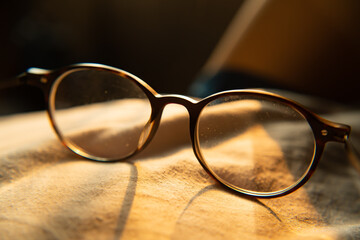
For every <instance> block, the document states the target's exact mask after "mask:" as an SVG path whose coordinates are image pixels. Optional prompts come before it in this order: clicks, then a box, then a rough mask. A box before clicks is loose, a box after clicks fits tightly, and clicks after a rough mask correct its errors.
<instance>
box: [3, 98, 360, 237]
mask: <svg viewBox="0 0 360 240" xmlns="http://www.w3.org/2000/svg"><path fill="white" fill-rule="evenodd" d="M294 97H295V98H297V97H298V96H294ZM299 100H300V101H302V102H303V103H304V104H306V105H308V106H311V107H312V108H314V109H315V110H319V112H320V113H321V114H322V116H324V117H326V118H327V119H329V120H333V121H338V122H341V123H346V124H349V125H351V126H352V127H353V130H352V136H351V137H352V138H354V143H355V144H357V143H358V140H359V138H360V121H359V120H360V109H356V108H349V107H344V106H335V105H333V104H330V103H326V102H325V103H324V102H320V103H319V102H314V101H313V100H312V99H310V98H303V97H301V96H300V98H299ZM328 109H330V110H328ZM164 115H165V116H164V117H163V119H162V122H161V124H160V127H159V130H158V132H157V134H156V135H155V137H154V139H153V141H152V142H151V143H150V145H149V146H148V147H147V148H146V149H145V150H144V151H143V152H141V153H139V154H138V155H136V156H135V157H132V158H130V159H129V160H127V161H124V162H116V163H99V162H93V161H89V160H86V159H83V158H81V157H78V156H77V155H75V154H74V153H72V152H71V151H69V150H68V149H66V148H65V147H64V146H63V145H62V144H61V142H60V141H59V140H58V139H57V138H56V136H55V134H54V133H53V130H52V129H51V127H50V124H49V122H48V119H47V116H46V113H45V112H38V113H30V114H20V115H14V116H8V117H3V118H1V120H0V136H1V143H0V149H1V152H0V239H120V238H121V239H304V238H305V237H306V238H307V239H360V175H359V173H358V172H357V171H356V170H355V169H354V167H353V166H352V165H351V164H350V163H349V161H348V159H347V155H346V151H345V149H344V146H343V145H342V144H339V143H331V144H328V145H327V146H326V149H325V152H324V154H323V157H322V159H321V162H320V164H319V166H318V169H317V170H316V172H315V174H314V175H313V177H312V178H311V179H310V181H309V182H308V183H307V184H306V185H305V186H304V187H302V188H300V189H299V190H297V191H295V192H294V193H291V194H289V195H287V196H284V197H280V198H274V199H258V198H252V197H244V196H242V195H239V194H237V193H234V192H232V191H229V190H226V189H225V188H224V187H222V186H221V185H219V184H218V183H216V182H215V181H214V180H213V179H212V178H211V177H209V176H208V174H207V173H206V172H205V170H204V169H203V168H202V167H201V165H200V164H199V162H198V161H197V159H196V157H195V155H194V153H193V150H192V148H191V143H190V138H189V133H188V132H189V130H188V116H187V112H186V110H185V109H184V108H183V107H181V106H168V107H166V109H165V111H164ZM294 137H295V139H296V138H299V135H296V136H294ZM289 146H291V144H290V145H289ZM356 146H357V145H356ZM274 149H275V150H274V152H276V151H280V150H279V148H274ZM276 149H277V150H276Z"/></svg>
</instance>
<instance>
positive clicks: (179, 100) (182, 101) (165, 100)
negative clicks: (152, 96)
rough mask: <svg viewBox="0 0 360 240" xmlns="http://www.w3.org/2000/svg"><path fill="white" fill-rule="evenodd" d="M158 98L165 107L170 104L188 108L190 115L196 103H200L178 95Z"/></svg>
mask: <svg viewBox="0 0 360 240" xmlns="http://www.w3.org/2000/svg"><path fill="white" fill-rule="evenodd" d="M158 98H159V100H161V101H162V104H163V106H164V107H166V105H169V104H176V105H181V106H183V107H185V108H186V110H187V111H188V113H189V114H190V115H191V112H192V110H193V109H194V107H195V105H196V103H198V101H196V100H195V99H193V98H191V97H187V96H184V95H177V94H168V95H160V96H158Z"/></svg>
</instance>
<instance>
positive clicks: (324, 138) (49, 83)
mask: <svg viewBox="0 0 360 240" xmlns="http://www.w3.org/2000/svg"><path fill="white" fill-rule="evenodd" d="M81 69H84V70H89V69H97V70H104V71H108V72H112V73H114V74H117V75H120V76H121V77H124V78H127V79H129V80H131V81H133V82H134V83H135V84H136V85H137V86H139V87H140V89H141V90H142V91H143V92H144V93H145V94H146V96H147V97H148V99H149V102H150V104H151V107H152V112H151V117H150V120H149V125H151V131H150V134H149V136H148V138H147V140H146V141H145V143H144V144H143V145H142V146H141V148H139V149H136V150H135V151H134V152H132V153H130V154H129V155H128V156H126V157H124V158H121V159H107V158H99V157H96V156H92V155H90V154H86V153H85V152H83V151H79V149H78V147H77V146H75V145H71V143H69V142H68V141H66V139H65V138H64V137H63V135H62V134H61V131H60V130H59V128H58V126H57V124H56V122H55V117H54V105H53V98H54V97H53V96H54V92H55V91H56V89H54V86H55V83H56V82H58V81H61V80H62V78H63V77H64V74H65V73H67V72H71V71H77V70H81ZM27 73H28V77H29V76H30V78H28V79H27V81H28V83H29V84H30V85H36V86H38V87H40V88H42V90H43V92H44V96H45V102H46V105H47V113H48V116H49V120H50V124H51V125H52V127H53V129H54V130H55V133H56V135H57V136H58V138H59V139H60V141H61V142H62V143H63V145H64V146H66V147H67V148H69V149H70V150H71V151H73V152H75V153H76V154H77V155H80V156H82V157H85V158H88V159H90V160H95V161H100V162H117V161H125V160H127V159H129V158H130V157H132V156H134V155H135V154H137V153H138V152H140V151H142V150H143V149H145V148H146V146H147V145H148V143H149V142H150V141H151V139H152V138H153V136H154V135H155V133H156V130H157V128H158V126H159V123H160V120H161V114H162V111H163V109H164V107H165V106H166V105H167V104H170V103H177V104H181V105H183V106H184V107H186V109H187V110H188V112H189V116H190V137H191V142H192V147H193V151H194V154H195V156H196V158H197V159H198V161H199V163H200V165H201V166H202V167H203V168H204V170H205V171H206V172H207V173H208V174H209V175H210V176H211V177H212V178H214V179H215V180H216V181H217V182H219V183H220V184H221V185H224V186H225V187H227V188H230V189H232V190H234V191H236V192H238V193H240V194H244V195H248V196H254V197H260V198H269V197H272V198H273V197H280V196H284V195H287V194H289V193H291V192H294V191H295V190H297V189H298V188H300V187H301V186H303V185H304V184H305V183H306V182H307V181H308V180H309V178H310V177H311V176H312V174H313V173H314V171H315V169H316V166H317V164H318V162H319V160H320V158H321V155H322V153H323V150H324V147H325V144H326V143H327V142H329V141H336V142H342V143H345V141H346V139H347V138H348V136H349V134H350V129H351V128H350V126H348V125H344V124H338V123H334V122H331V121H328V120H326V119H323V118H321V117H319V116H318V115H317V114H315V113H313V112H312V111H310V110H308V109H307V108H305V107H304V106H302V105H301V104H299V103H297V102H295V101H293V100H291V99H289V98H286V97H283V96H280V95H278V94H275V93H270V92H267V91H263V90H249V89H247V90H229V91H223V92H219V93H215V94H212V95H210V96H208V97H206V98H203V99H201V100H194V99H192V98H189V97H186V96H182V95H173V94H169V95H162V94H159V93H157V92H156V91H155V90H154V89H153V88H151V87H150V86H149V85H148V84H147V83H146V82H144V81H143V80H142V79H140V78H138V77H137V76H135V75H133V74H131V73H129V72H127V71H124V70H121V69H118V68H114V67H110V66H106V65H103V64H96V63H80V64H73V65H69V66H67V67H64V68H61V69H57V70H43V69H36V68H32V69H29V70H28V72H27ZM54 90H55V91H54ZM233 94H238V95H239V94H241V95H244V96H245V95H251V96H258V97H264V98H268V99H272V100H275V101H278V102H280V103H283V104H285V105H288V106H290V107H292V108H293V109H295V110H297V111H299V112H300V113H301V114H302V115H303V116H304V117H305V119H306V120H307V121H308V123H309V125H310V127H311V129H312V131H313V134H314V138H315V150H314V155H313V159H312V161H311V164H310V166H309V168H308V170H307V172H306V173H305V174H304V175H303V176H302V178H300V179H299V180H298V181H297V182H296V183H294V184H293V185H291V186H289V187H287V188H285V189H283V190H279V191H274V192H264V193H263V192H256V191H250V190H246V189H242V188H239V187H236V186H234V185H232V184H230V183H228V182H227V181H225V180H224V179H222V178H220V177H219V176H217V174H216V173H214V172H213V170H212V169H211V168H210V167H209V166H208V165H207V163H206V160H205V159H204V158H203V156H202V155H201V151H200V144H199V136H198V132H199V131H198V124H199V116H200V113H201V111H202V109H203V108H204V107H205V106H206V105H207V104H208V103H210V102H211V101H213V100H214V99H217V98H220V97H223V96H228V95H233ZM324 131H326V132H327V134H326V135H325V134H324Z"/></svg>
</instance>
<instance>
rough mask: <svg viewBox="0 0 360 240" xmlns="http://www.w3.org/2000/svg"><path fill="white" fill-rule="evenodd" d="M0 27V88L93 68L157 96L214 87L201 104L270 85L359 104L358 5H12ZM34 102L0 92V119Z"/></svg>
mask: <svg viewBox="0 0 360 240" xmlns="http://www.w3.org/2000/svg"><path fill="white" fill-rule="evenodd" d="M0 24H1V30H2V32H1V36H2V37H1V38H0V44H1V45H0V46H1V58H0V59H1V60H0V61H1V64H0V81H1V80H4V79H9V78H11V77H14V76H16V75H17V74H20V73H22V72H24V71H25V70H26V69H27V68H29V67H40V68H48V69H54V68H59V67H63V66H66V65H69V64H73V63H79V62H95V63H102V64H107V65H110V66H114V67H117V68H121V69H124V70H126V71H129V72H131V73H133V74H135V75H137V76H138V77H140V78H142V79H143V80H144V81H146V82H147V83H149V84H150V86H152V87H153V88H154V89H155V90H156V91H158V92H159V93H177V94H186V93H188V89H189V86H190V84H191V83H193V82H194V80H195V79H202V80H201V81H199V80H198V81H197V83H198V84H197V86H200V88H204V86H205V87H206V86H211V84H212V83H214V82H215V84H214V86H215V87H214V88H213V89H212V90H211V91H208V92H206V93H205V95H206V94H209V93H211V92H213V91H220V90H224V89H228V88H242V87H268V86H270V87H271V86H274V87H280V88H281V87H282V88H285V89H289V90H294V91H298V92H302V93H307V94H311V95H315V96H320V97H325V98H330V99H332V100H336V101H340V102H343V103H346V104H349V103H350V104H353V103H359V102H360V94H359V92H360V1H358V0H302V1H298V0H287V1H282V0H248V1H244V0H243V1H241V0H240V1H239V0H226V1H214V0H192V1H181V0H171V1H166V0H116V1H115V0H106V1H104V0H101V1H100V0H76V1H74V0H61V1H60V0H31V1H30V0H29V1H18V0H14V1H7V2H6V3H3V4H2V6H1V8H0ZM219 72H220V73H221V72H225V73H229V72H230V73H231V74H225V75H224V74H220V75H219ZM233 73H235V74H233ZM269 82H270V83H272V84H270V85H268V84H263V83H269ZM219 83H221V84H219ZM249 83H250V84H249ZM253 83H257V85H256V84H255V85H254V84H253ZM41 103H42V95H41V93H40V92H38V90H37V89H32V88H30V87H21V88H17V89H11V90H5V91H4V90H3V91H0V114H9V113H14V112H20V111H30V110H38V109H41V108H42V105H41Z"/></svg>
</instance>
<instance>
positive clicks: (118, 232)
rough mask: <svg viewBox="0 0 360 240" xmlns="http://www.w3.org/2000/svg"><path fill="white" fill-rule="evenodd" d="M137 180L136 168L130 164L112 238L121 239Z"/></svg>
mask: <svg viewBox="0 0 360 240" xmlns="http://www.w3.org/2000/svg"><path fill="white" fill-rule="evenodd" d="M137 181H138V170H137V168H136V166H135V165H133V164H131V165H130V178H129V183H128V186H127V188H126V193H125V197H124V200H123V203H122V206H121V210H120V213H119V217H118V221H117V226H116V229H115V234H114V240H118V239H121V237H122V234H123V232H124V229H125V226H126V222H127V219H128V217H129V214H130V210H131V206H132V204H133V202H134V198H135V192H136V185H137Z"/></svg>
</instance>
